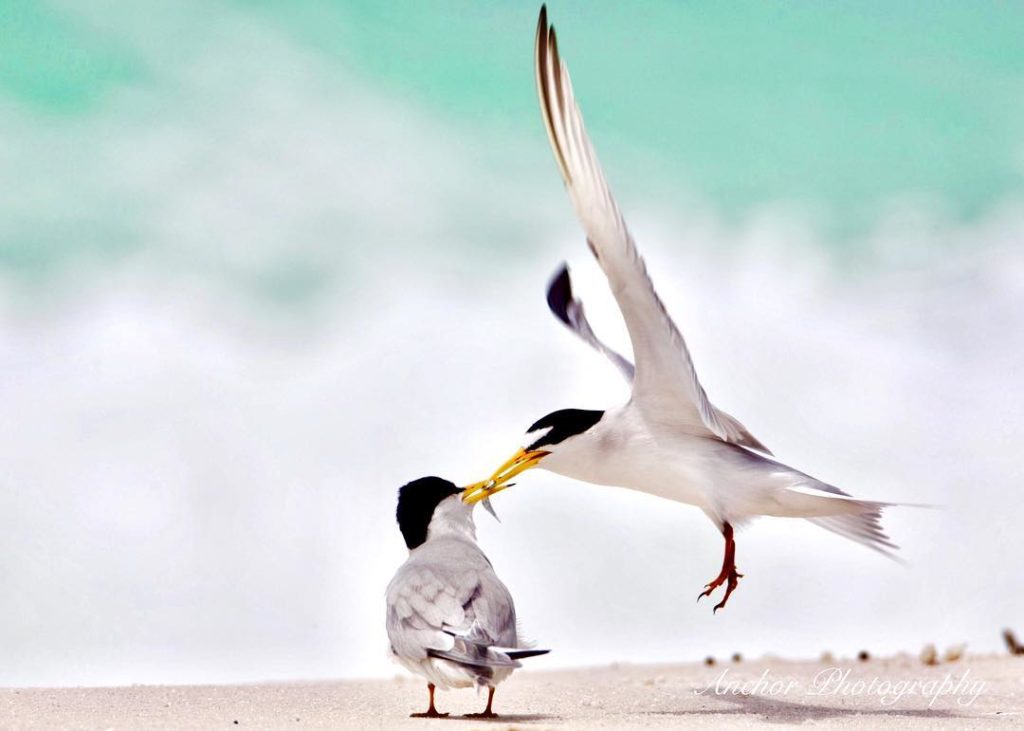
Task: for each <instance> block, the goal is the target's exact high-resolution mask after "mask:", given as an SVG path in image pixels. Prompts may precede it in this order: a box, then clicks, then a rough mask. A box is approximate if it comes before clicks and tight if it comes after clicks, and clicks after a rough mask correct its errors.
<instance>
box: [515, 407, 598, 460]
mask: <svg viewBox="0 0 1024 731" xmlns="http://www.w3.org/2000/svg"><path fill="white" fill-rule="evenodd" d="M602 416H604V412H603V411H590V410H588V409H561V410H559V411H552V412H551V413H550V414H548V415H547V416H545V417H544V418H542V419H540V420H539V421H537V422H536V423H534V425H533V426H531V427H530V428H529V429H528V430H527V432H526V433H527V434H529V433H530V432H533V431H537V430H538V429H547V430H548V431H547V432H546V433H545V434H542V435H541V436H540V438H538V439H537V441H535V442H534V443H533V444H530V445H529V446H527V447H526V448H527V449H528V450H531V449H540V448H541V447H544V446H545V445H549V444H558V443H559V442H563V441H565V440H566V439H568V438H569V437H572V436H576V435H577V434H582V433H583V432H585V431H586V430H587V429H589V428H590V427H592V426H593V425H594V424H596V423H597V422H599V421H601V417H602Z"/></svg>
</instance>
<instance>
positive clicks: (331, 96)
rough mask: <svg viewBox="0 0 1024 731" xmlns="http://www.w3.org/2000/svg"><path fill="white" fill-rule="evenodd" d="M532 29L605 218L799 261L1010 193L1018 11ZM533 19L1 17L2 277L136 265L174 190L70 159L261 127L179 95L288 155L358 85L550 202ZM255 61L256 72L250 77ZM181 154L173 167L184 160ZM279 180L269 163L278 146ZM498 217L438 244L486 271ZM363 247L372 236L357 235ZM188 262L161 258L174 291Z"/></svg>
mask: <svg viewBox="0 0 1024 731" xmlns="http://www.w3.org/2000/svg"><path fill="white" fill-rule="evenodd" d="M550 10H551V16H552V18H553V20H554V22H555V24H556V27H557V28H558V29H559V33H560V37H561V42H562V46H563V50H564V52H565V54H566V56H567V58H568V60H569V62H570V66H571V69H572V70H573V73H574V82H575V85H576V88H577V96H578V98H579V99H580V101H581V104H582V106H583V108H584V111H585V115H586V118H587V121H588V124H589V127H590V129H591V133H592V135H593V136H594V138H595V140H596V141H597V144H598V148H599V151H600V152H601V155H602V157H603V158H604V160H605V166H606V167H607V168H608V169H609V171H610V173H609V174H610V176H611V178H612V180H613V183H616V188H617V190H619V191H620V195H624V196H626V197H627V198H628V197H629V196H633V197H634V198H637V199H642V198H645V197H653V198H655V199H656V198H658V197H659V196H660V197H661V198H662V199H668V200H671V199H673V198H676V199H686V200H697V201H699V202H700V203H701V205H703V206H705V207H707V208H710V209H711V210H714V211H715V212H716V215H720V216H722V217H723V218H724V220H726V221H730V220H731V221H742V220H744V217H746V216H748V215H750V212H751V211H754V210H757V209H758V208H759V207H762V206H765V205H771V204H774V203H777V202H781V203H784V204H787V205H791V204H795V205H797V206H798V207H799V209H800V210H801V211H804V212H805V214H806V215H807V217H808V219H809V220H813V221H814V222H815V225H817V226H819V227H820V229H821V231H822V236H821V238H820V243H821V245H823V246H826V247H830V248H836V247H840V248H845V249H856V248H858V247H860V246H863V245H864V244H863V241H864V239H865V236H866V233H867V232H868V231H870V230H871V229H872V227H873V226H874V225H876V223H877V222H878V220H879V218H880V217H881V216H883V215H885V214H886V212H888V211H889V210H890V209H891V208H892V207H893V206H898V205H902V204H904V203H906V202H908V201H909V202H910V203H912V204H913V205H915V206H919V207H923V208H924V209H925V210H927V211H928V212H929V215H936V216H940V218H941V220H943V221H946V220H950V221H954V222H955V221H967V222H970V221H974V220H977V219H979V218H981V217H983V216H985V215H986V214H987V213H988V212H990V211H991V210H992V209H993V208H994V207H996V206H998V205H1000V204H1001V203H1002V202H1003V201H1005V200H1007V199H1009V198H1013V197H1015V196H1019V195H1020V194H1021V191H1022V189H1024V179H1022V169H1024V132H1022V130H1024V44H1022V43H1021V42H1020V38H1021V37H1022V35H1024V5H1021V4H1019V3H1002V2H977V3H961V2H934V3H927V4H924V3H922V4H897V3H889V2H857V3H844V4H824V3H820V4H812V3H801V4H795V3H762V2H757V3H674V2H660V3H647V4H644V5H643V7H642V8H635V7H627V6H625V5H622V4H619V3H610V2H606V3H589V2H564V3H557V4H553V5H552V6H551V8H550ZM536 12H537V7H536V6H535V5H534V4H532V3H470V2H451V3H417V2H398V3H371V2H366V3H333V2H229V3H176V4H174V5H172V6H168V5H166V4H163V3H144V2H140V3H132V4H130V5H129V6H125V5H118V4H114V3H108V4H104V3H89V4H74V3H53V4H42V3H34V2H23V1H16V2H13V3H7V4H5V6H4V9H3V10H0V21H2V23H3V27H4V33H3V34H0V129H2V131H3V137H4V139H5V146H6V148H7V155H6V156H5V160H6V164H5V165H4V170H3V173H2V175H3V178H4V180H3V183H4V188H5V189H7V190H14V191H15V193H14V194H13V195H5V196H4V197H5V199H6V201H5V202H2V203H0V212H2V213H3V216H4V218H5V219H6V221H5V222H4V223H3V224H2V225H0V265H2V266H3V268H4V269H5V270H6V271H7V272H8V273H13V274H15V275H16V276H17V277H18V278H19V279H20V278H24V277H29V278H30V279H33V278H35V279H39V278H41V280H42V281H50V280H51V279H52V276H51V275H52V274H53V273H54V272H58V271H60V270H62V269H64V268H65V266H66V264H67V263H68V262H78V261H84V262H86V263H88V264H90V265H97V266H99V267H103V266H105V265H106V264H108V263H113V262H121V261H124V258H125V257H126V256H128V255H130V254H132V253H137V252H139V251H144V250H148V249H149V248H150V247H152V246H153V243H152V238H153V237H152V235H151V232H149V231H148V230H147V221H148V220H149V219H148V217H149V216H150V213H151V210H152V209H153V208H159V207H160V206H161V204H162V199H163V198H165V197H169V196H173V195H174V194H175V193H174V190H173V189H172V186H173V182H172V181H164V182H163V183H161V184H159V185H157V186H156V187H147V186H149V185H150V184H149V183H147V182H146V181H145V180H144V178H146V177H147V175H148V174H150V172H149V171H147V169H146V166H145V165H140V166H139V167H138V168H136V169H133V170H131V171H124V170H118V169H116V167H112V166H111V160H110V159H109V155H94V154H91V153H90V150H92V151H95V150H97V149H99V150H103V149H107V150H108V152H109V153H110V154H111V155H122V156H123V155H133V154H135V153H133V151H132V149H131V147H132V145H131V140H132V139H133V138H136V139H141V138H148V137H151V136H152V135H153V134H155V133H156V132H157V131H164V132H167V133H168V135H169V136H170V137H172V138H173V137H175V136H178V137H181V136H183V135H188V136H191V137H193V138H195V139H198V140H200V141H201V143H202V144H201V145H200V146H201V147H204V148H215V147H216V146H217V145H226V144H228V139H230V136H231V135H232V134H233V133H232V129H234V131H235V133H241V132H243V131H244V130H246V129H247V128H249V127H251V126H252V125H253V124H254V123H257V124H258V123H259V120H258V119H256V117H259V116H262V115H264V114H265V113H266V110H265V109H262V108H261V107H260V106H259V105H258V104H251V103H239V104H238V106H237V107H235V108H223V109H220V110H219V111H218V112H217V113H215V114H211V113H209V106H210V98H209V95H208V94H204V93H201V92H203V90H204V88H206V90H207V91H215V92H216V94H217V95H218V96H220V97H221V98H223V97H225V96H228V95H233V94H240V95H241V94H243V93H244V91H245V90H247V89H248V91H249V92H251V95H258V93H259V90H260V89H261V88H266V85H267V79H268V78H272V80H273V82H274V83H276V84H281V85H282V86H284V87H287V88H288V94H289V95H290V98H289V100H288V104H289V105H291V107H292V109H293V111H294V112H295V114H294V116H293V117H291V118H289V120H288V121H287V125H288V126H283V127H281V128H280V129H279V130H278V134H281V135H289V134H298V133H301V127H302V125H303V120H304V119H306V120H312V121H314V122H315V120H316V118H317V117H318V116H322V115H323V110H324V106H325V104H330V103H331V102H332V100H335V101H337V103H339V104H341V105H355V106H356V107H360V106H362V103H361V99H360V98H359V97H358V96H353V95H352V93H351V92H349V93H346V94H338V93H336V92H337V90H340V89H345V88H350V87H351V86H352V85H353V84H358V85H359V88H361V89H363V90H365V91H367V92H368V93H372V94H373V95H375V99H376V100H377V101H380V100H384V101H385V103H386V102H387V100H388V99H393V100H396V101H397V102H398V103H399V104H400V105H401V110H400V112H399V113H397V116H398V117H400V120H395V119H389V120H385V121H382V124H391V123H392V122H395V121H400V122H401V123H404V124H406V125H407V126H408V129H409V130H415V129H417V128H418V127H419V126H420V124H421V122H424V121H425V120H426V121H429V124H430V125H431V126H430V130H431V131H430V132H429V133H428V134H430V135H440V136H442V137H450V138H452V139H457V138H459V137H462V136H465V135H471V136H474V139H475V142H474V144H475V145H478V146H479V147H480V148H481V149H478V150H475V151H471V152H470V156H471V157H473V158H474V159H477V158H481V156H484V157H485V158H486V172H487V174H488V175H489V176H491V177H493V178H494V179H495V180H499V179H500V178H502V177H508V176H510V175H518V176H519V179H520V180H525V181H526V182H529V181H530V180H532V179H536V180H538V181H543V184H544V185H547V184H548V183H549V182H550V176H551V170H550V168H549V167H546V166H547V165H548V163H547V161H546V160H545V156H546V154H547V152H546V149H544V146H543V135H542V133H541V128H540V124H539V119H538V113H537V109H536V102H535V98H534V91H533V80H532V70H531V65H530V64H531V48H532V41H533V27H534V22H535V18H536ZM239 39H250V40H249V41H248V42H247V41H245V40H242V41H239ZM261 45H271V46H273V49H274V50H273V53H272V54H271V55H269V56H267V57H266V58H263V57H261V51H260V47H261ZM289 65H290V66H291V68H288V66H289ZM276 72H279V73H276ZM289 74H291V75H290V76H289ZM204 75H208V76H209V77H210V78H212V79H215V80H216V81H215V82H207V81H204V80H203V78H202V77H203V76H204ZM311 80H312V82H313V83H311ZM210 84H216V85H217V86H216V89H215V90H213V89H212V88H207V87H210ZM251 95H250V96H251ZM335 97H336V99H335ZM375 103H376V102H375ZM392 111H393V110H392ZM382 114H385V115H387V114H389V112H387V111H385V112H382ZM267 134H268V135H270V134H272V133H270V132H268V133H267ZM125 140H127V141H128V142H127V143H125V142H124V141H125ZM119 142H121V143H123V144H121V146H120V147H119V146H118V145H119ZM267 144H268V145H270V146H272V145H274V144H275V141H274V140H273V139H269V140H267ZM115 148H117V149H116V152H115ZM487 150H490V151H491V153H493V154H491V157H486V155H487V154H489V153H487ZM58 152H59V153H60V154H58ZM180 154H181V155H182V158H181V160H179V163H181V164H182V166H183V167H188V166H189V165H191V163H189V164H186V163H188V161H189V160H190V157H189V156H193V155H196V154H199V153H198V152H197V150H196V149H194V148H193V149H185V150H181V151H180ZM524 154H525V157H524ZM524 160H525V161H526V162H523V161H524ZM183 161H184V162H183ZM193 161H194V159H193ZM279 162H280V164H281V165H282V166H287V165H288V164H289V158H288V151H287V150H285V151H284V152H283V153H282V156H281V159H280V160H279ZM527 163H528V164H527ZM163 164H169V163H167V161H161V160H156V161H154V163H153V166H154V167H159V166H160V165H163ZM171 164H173V161H172V163H171ZM408 164H411V165H415V164H417V161H416V160H414V159H412V160H408ZM191 167H192V168H193V169H194V168H195V165H191ZM195 174H197V175H199V174H201V171H198V172H196V173H195ZM268 174H272V173H271V172H269V171H268ZM449 185H451V186H452V187H453V190H454V189H455V188H458V187H459V186H460V185H461V186H462V187H463V188H465V189H466V190H467V191H469V190H470V189H472V188H473V187H474V186H473V184H472V183H470V182H468V181H462V182H461V183H460V181H458V180H456V181H453V182H451V183H450V184H449ZM456 192H457V191H456ZM468 194H470V195H474V194H473V193H471V192H470V193H468ZM513 205H514V203H513V201H509V200H494V201H486V202H482V201H477V203H476V207H475V208H476V210H477V213H476V214H474V213H473V211H472V210H467V209H466V208H465V206H463V207H461V208H460V209H459V211H458V218H459V223H458V226H460V227H461V228H460V231H461V235H460V236H456V237H454V238H469V237H473V238H479V233H480V232H486V231H488V230H492V231H493V230H495V229H496V228H501V229H502V230H503V231H506V232H507V235H506V236H505V239H503V240H502V241H499V242H497V243H495V244H494V246H495V251H496V252H497V251H501V252H503V254H504V255H505V256H509V255H511V256H514V252H515V250H516V247H517V243H516V241H515V239H516V238H520V239H521V238H528V236H526V234H527V233H529V232H528V231H526V230H518V229H509V228H508V226H509V225H514V224H508V222H507V221H506V220H505V218H512V216H511V215H509V216H506V217H504V218H501V217H499V218H498V219H495V218H494V216H493V215H491V214H489V213H488V211H492V212H493V211H494V209H496V208H498V207H508V208H511V207H512V206H513ZM336 213H337V211H326V212H325V213H324V214H323V215H325V216H327V217H330V216H332V215H335V214H336ZM498 224H501V225H500V226H499V225H498ZM345 225H351V221H348V223H346V224H345ZM360 225H361V226H365V227H367V228H369V229H373V228H375V225H374V223H373V220H372V218H371V219H370V220H368V221H364V222H363V223H361V224H360ZM499 238H500V237H499ZM268 245H270V246H273V244H268ZM480 245H481V244H479V243H477V244H475V245H474V250H476V249H477V247H479V246H480ZM484 245H486V244H484ZM168 246H171V244H168ZM518 246H519V248H520V250H522V251H525V252H529V251H530V249H529V247H528V246H527V245H524V244H518ZM455 248H458V245H457V243H456V244H455ZM189 256H190V254H187V253H186V254H184V255H181V256H179V255H175V256H174V258H175V260H176V261H177V263H178V264H179V265H180V266H183V267H184V268H186V269H187V268H188V267H189V266H190V264H189V262H188V257H189ZM303 256H304V255H303V254H302V251H301V247H297V248H296V247H292V248H289V247H286V246H285V247H281V250H279V251H278V255H277V256H276V257H275V259H276V262H277V263H276V264H273V265H270V264H265V265H264V266H263V270H262V271H261V272H260V273H259V274H258V275H257V274H253V275H252V276H251V277H249V276H247V275H243V276H241V277H240V278H241V279H243V280H246V281H248V282H249V284H250V285H252V286H253V287H254V288H255V290H256V291H257V296H262V295H260V294H259V292H264V291H265V292H266V293H269V295H270V296H272V297H284V298H285V299H291V298H295V297H299V298H300V299H301V298H302V296H303V292H305V291H306V290H309V291H318V290H319V289H322V288H323V287H325V286H330V285H329V284H325V283H324V276H323V269H322V264H323V262H322V261H316V262H304V261H303ZM227 268H228V269H231V267H230V266H229V267H227ZM229 274H230V272H229ZM336 276H337V277H339V278H340V277H341V274H337V275H336ZM256 279H258V280H260V281H262V282H269V283H270V284H268V285H266V286H263V285H259V286H257V285H253V284H252V281H251V280H256Z"/></svg>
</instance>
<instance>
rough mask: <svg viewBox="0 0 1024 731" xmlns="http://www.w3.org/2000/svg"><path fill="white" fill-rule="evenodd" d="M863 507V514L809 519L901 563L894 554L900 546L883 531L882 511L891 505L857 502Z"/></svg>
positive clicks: (865, 501)
mask: <svg viewBox="0 0 1024 731" xmlns="http://www.w3.org/2000/svg"><path fill="white" fill-rule="evenodd" d="M856 502H857V503H859V504H860V506H861V507H863V512H860V513H852V514H846V515H829V516H827V517H823V518H808V519H807V520H809V521H810V522H812V523H814V524H815V525H817V526H820V527H822V528H824V529H825V530H829V531H832V532H833V533H837V534H838V535H841V536H843V537H844V538H849V539H850V540H851V541H856V542H857V543H859V544H861V545H862V546H867V547H868V548H870V549H872V550H874V551H878V552H879V553H880V554H882V555H883V556H887V557H888V558H891V559H893V560H894V561H900V558H899V557H898V556H896V555H895V553H893V552H894V551H897V550H899V546H897V545H896V544H895V543H893V542H892V541H891V540H890V539H889V536H888V535H886V533H885V531H883V530H882V509H883V508H886V507H889V506H890V505H891V503H873V502H870V501H867V500H857V501H856Z"/></svg>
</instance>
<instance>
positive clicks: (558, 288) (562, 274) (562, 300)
mask: <svg viewBox="0 0 1024 731" xmlns="http://www.w3.org/2000/svg"><path fill="white" fill-rule="evenodd" d="M570 302H572V280H570V279H569V266H568V265H567V264H566V263H565V262H562V266H561V267H560V268H559V269H558V271H557V272H556V273H555V276H553V277H552V278H551V283H550V284H549V285H548V308H549V309H550V310H551V312H552V314H554V316H555V317H557V318H558V319H559V320H561V321H562V322H564V323H565V324H566V325H571V324H572V323H570V322H569V303H570Z"/></svg>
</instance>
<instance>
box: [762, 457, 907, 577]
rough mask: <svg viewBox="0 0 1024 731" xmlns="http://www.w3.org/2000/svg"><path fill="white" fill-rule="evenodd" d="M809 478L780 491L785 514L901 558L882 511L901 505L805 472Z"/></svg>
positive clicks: (884, 553)
mask: <svg viewBox="0 0 1024 731" xmlns="http://www.w3.org/2000/svg"><path fill="white" fill-rule="evenodd" d="M802 477H805V478H806V479H805V480H803V481H802V484H798V485H795V486H792V487H789V488H787V489H784V490H781V491H779V493H777V499H778V500H779V502H780V503H782V504H783V505H784V506H785V510H784V514H787V513H788V514H789V515H791V516H795V517H801V518H806V519H807V520H808V521H810V522H811V523H814V524H815V525H817V526H820V527H822V528H824V529H825V530H828V531H832V532H833V533H836V534H838V535H841V536H843V537H844V538H848V539H850V540H851V541H854V542H856V543H860V544H861V545H862V546H867V547H868V548H870V549H872V550H874V551H878V552H879V553H881V554H882V555H883V556H887V557H889V558H891V559H893V560H896V561H899V560H900V559H899V558H897V557H896V555H895V553H894V552H895V551H898V550H899V546H898V545H896V544H895V543H893V542H892V540H890V538H889V536H888V535H887V534H886V532H885V531H884V530H883V529H882V511H883V510H884V509H885V508H890V507H896V506H899V505H900V503H886V502H878V501H875V500H860V499H858V498H855V497H853V496H851V495H848V494H847V493H845V492H843V491H842V490H840V489H839V488H838V487H834V486H832V485H828V484H826V483H823V482H820V481H818V480H815V479H814V478H812V477H807V476H806V475H802Z"/></svg>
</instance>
